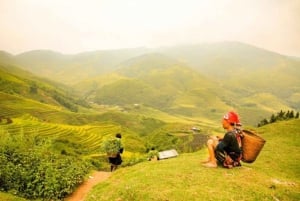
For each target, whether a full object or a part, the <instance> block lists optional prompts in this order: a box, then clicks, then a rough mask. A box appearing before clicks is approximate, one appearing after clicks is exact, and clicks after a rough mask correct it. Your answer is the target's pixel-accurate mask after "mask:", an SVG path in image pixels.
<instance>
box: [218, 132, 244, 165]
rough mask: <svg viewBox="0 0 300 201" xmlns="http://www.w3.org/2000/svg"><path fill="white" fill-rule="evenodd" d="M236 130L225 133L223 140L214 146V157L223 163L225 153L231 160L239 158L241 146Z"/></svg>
mask: <svg viewBox="0 0 300 201" xmlns="http://www.w3.org/2000/svg"><path fill="white" fill-rule="evenodd" d="M237 132H238V131H237V130H233V131H229V132H227V133H226V134H225V136H224V138H223V140H221V141H220V142H219V144H218V145H217V147H216V150H215V155H216V159H217V160H218V161H219V162H221V163H222V164H223V165H224V161H225V159H226V155H229V156H230V158H231V159H232V160H233V161H239V160H240V158H241V153H242V151H241V147H240V145H239V142H238V139H237V136H236V135H238V133H237Z"/></svg>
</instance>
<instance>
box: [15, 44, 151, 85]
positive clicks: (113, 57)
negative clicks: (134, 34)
mask: <svg viewBox="0 0 300 201" xmlns="http://www.w3.org/2000/svg"><path fill="white" fill-rule="evenodd" d="M147 51H148V50H146V49H143V48H137V49H122V50H107V51H93V52H83V53H79V54H74V55H65V54H61V53H58V52H53V51H50V50H34V51H30V52H25V53H22V54H19V55H16V56H15V57H14V62H15V63H16V64H18V65H20V66H22V67H23V68H25V69H27V70H29V71H31V72H33V73H34V74H36V75H39V76H42V77H46V78H49V79H52V80H56V81H59V82H63V83H68V84H74V83H77V82H79V81H81V80H83V79H87V78H91V77H93V76H95V75H98V74H103V73H106V72H111V71H113V70H114V69H115V68H116V66H117V64H119V63H120V62H122V61H124V60H127V59H128V58H131V57H134V56H137V55H140V54H143V53H144V52H147Z"/></svg>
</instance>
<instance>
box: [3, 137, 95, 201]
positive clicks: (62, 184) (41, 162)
mask: <svg viewBox="0 0 300 201" xmlns="http://www.w3.org/2000/svg"><path fill="white" fill-rule="evenodd" d="M51 146H52V143H51V141H49V140H48V141H47V140H41V139H37V138H36V137H28V136H24V135H22V134H16V135H12V134H9V133H2V135H1V138H0V191H6V192H13V193H14V194H16V195H18V196H20V197H25V198H27V199H30V200H34V199H42V200H62V199H63V198H64V197H65V196H67V195H68V194H70V193H72V192H73V191H74V189H75V188H76V187H77V186H78V185H79V184H80V183H81V182H83V180H84V176H85V175H86V174H87V173H88V171H89V169H90V165H89V164H88V162H87V161H84V160H81V159H80V158H75V157H74V156H67V155H62V154H58V153H55V152H53V151H51Z"/></svg>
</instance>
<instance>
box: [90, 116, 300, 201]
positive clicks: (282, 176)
mask: <svg viewBox="0 0 300 201" xmlns="http://www.w3.org/2000/svg"><path fill="white" fill-rule="evenodd" d="M257 132H258V133H260V134H261V135H262V136H263V137H264V138H265V139H266V141H267V143H266V144H265V147H264V148H263V150H262V152H261V153H260V155H259V157H258V158H257V160H256V162H254V163H252V164H246V163H243V166H242V167H241V168H235V169H231V170H228V169H223V168H216V169H208V168H204V167H202V166H201V164H200V161H201V160H203V159H205V157H206V154H207V153H206V150H205V149H201V150H200V151H199V152H196V153H192V154H182V155H180V156H179V157H177V158H173V159H168V160H163V161H158V162H146V163H140V164H138V165H135V166H133V167H127V168H121V169H119V170H118V171H116V172H115V173H113V175H112V176H111V177H110V178H109V179H108V180H107V181H105V182H103V183H101V184H99V185H97V186H96V187H95V188H94V189H93V191H92V192H91V193H90V194H89V196H88V198H87V199H86V200H87V201H91V200H101V201H105V200H122V201H126V200H128V201H129V200H130V201H134V200H143V201H147V200H157V201H159V200H172V201H176V200H178V201H182V200H189V201H192V200H247V201H248V200H270V201H271V200H289V201H290V200H295V201H296V200H299V198H300V194H299V192H300V187H299V185H300V174H299V168H300V164H299V160H300V155H299V151H300V148H299V147H300V140H299V137H300V136H299V135H300V120H290V121H283V122H279V123H276V124H270V125H267V126H264V127H261V128H259V129H257Z"/></svg>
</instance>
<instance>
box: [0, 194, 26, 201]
mask: <svg viewBox="0 0 300 201" xmlns="http://www.w3.org/2000/svg"><path fill="white" fill-rule="evenodd" d="M0 199H1V201H28V200H26V199H24V198H20V197H17V196H14V195H12V194H8V193H2V192H0Z"/></svg>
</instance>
